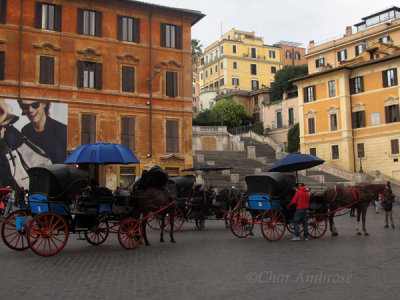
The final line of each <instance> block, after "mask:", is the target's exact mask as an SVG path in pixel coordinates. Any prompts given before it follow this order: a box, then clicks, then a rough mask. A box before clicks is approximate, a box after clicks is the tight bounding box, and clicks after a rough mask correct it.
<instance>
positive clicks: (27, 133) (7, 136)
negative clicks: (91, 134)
mask: <svg viewBox="0 0 400 300" xmlns="http://www.w3.org/2000/svg"><path fill="white" fill-rule="evenodd" d="M67 120H68V106H67V105H66V104H60V103H51V102H44V101H36V100H21V101H16V100H11V99H0V130H1V131H0V132H1V139H0V167H2V170H4V172H2V173H1V174H0V186H4V185H14V184H10V181H14V183H16V184H17V185H18V186H19V187H24V188H28V185H29V182H28V181H27V178H25V177H26V170H27V169H28V168H30V167H35V166H39V165H43V164H51V163H53V164H54V163H63V162H64V161H65V159H66V153H67ZM7 165H8V168H7ZM3 168H4V169H3Z"/></svg>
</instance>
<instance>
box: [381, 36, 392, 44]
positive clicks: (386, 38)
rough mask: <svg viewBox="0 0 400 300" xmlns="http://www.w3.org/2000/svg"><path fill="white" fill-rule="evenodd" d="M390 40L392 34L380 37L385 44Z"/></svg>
mask: <svg viewBox="0 0 400 300" xmlns="http://www.w3.org/2000/svg"><path fill="white" fill-rule="evenodd" d="M389 40H390V36H389V35H386V36H383V37H381V38H379V42H381V43H384V44H387V43H388V42H389Z"/></svg>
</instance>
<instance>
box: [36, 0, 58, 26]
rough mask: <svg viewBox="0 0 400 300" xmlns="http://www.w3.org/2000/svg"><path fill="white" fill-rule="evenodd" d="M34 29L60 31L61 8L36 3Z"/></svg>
mask: <svg viewBox="0 0 400 300" xmlns="http://www.w3.org/2000/svg"><path fill="white" fill-rule="evenodd" d="M35 10H36V12H35V13H36V17H35V27H36V28H40V29H46V30H54V31H61V20H62V6H61V5H54V4H48V3H41V2H36V8H35Z"/></svg>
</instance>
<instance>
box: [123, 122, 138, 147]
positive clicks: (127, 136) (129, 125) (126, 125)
mask: <svg viewBox="0 0 400 300" xmlns="http://www.w3.org/2000/svg"><path fill="white" fill-rule="evenodd" d="M121 143H122V145H124V146H125V147H128V148H129V149H130V150H131V151H132V152H134V151H135V118H133V117H122V118H121Z"/></svg>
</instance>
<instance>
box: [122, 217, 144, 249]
mask: <svg viewBox="0 0 400 300" xmlns="http://www.w3.org/2000/svg"><path fill="white" fill-rule="evenodd" d="M142 237H143V229H142V225H141V224H140V222H139V221H138V220H136V219H134V218H128V219H125V220H124V221H122V223H121V225H120V226H119V230H118V241H119V243H120V244H121V246H122V247H124V248H125V249H128V250H132V249H135V248H136V247H137V246H139V245H140V242H141V241H142Z"/></svg>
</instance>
